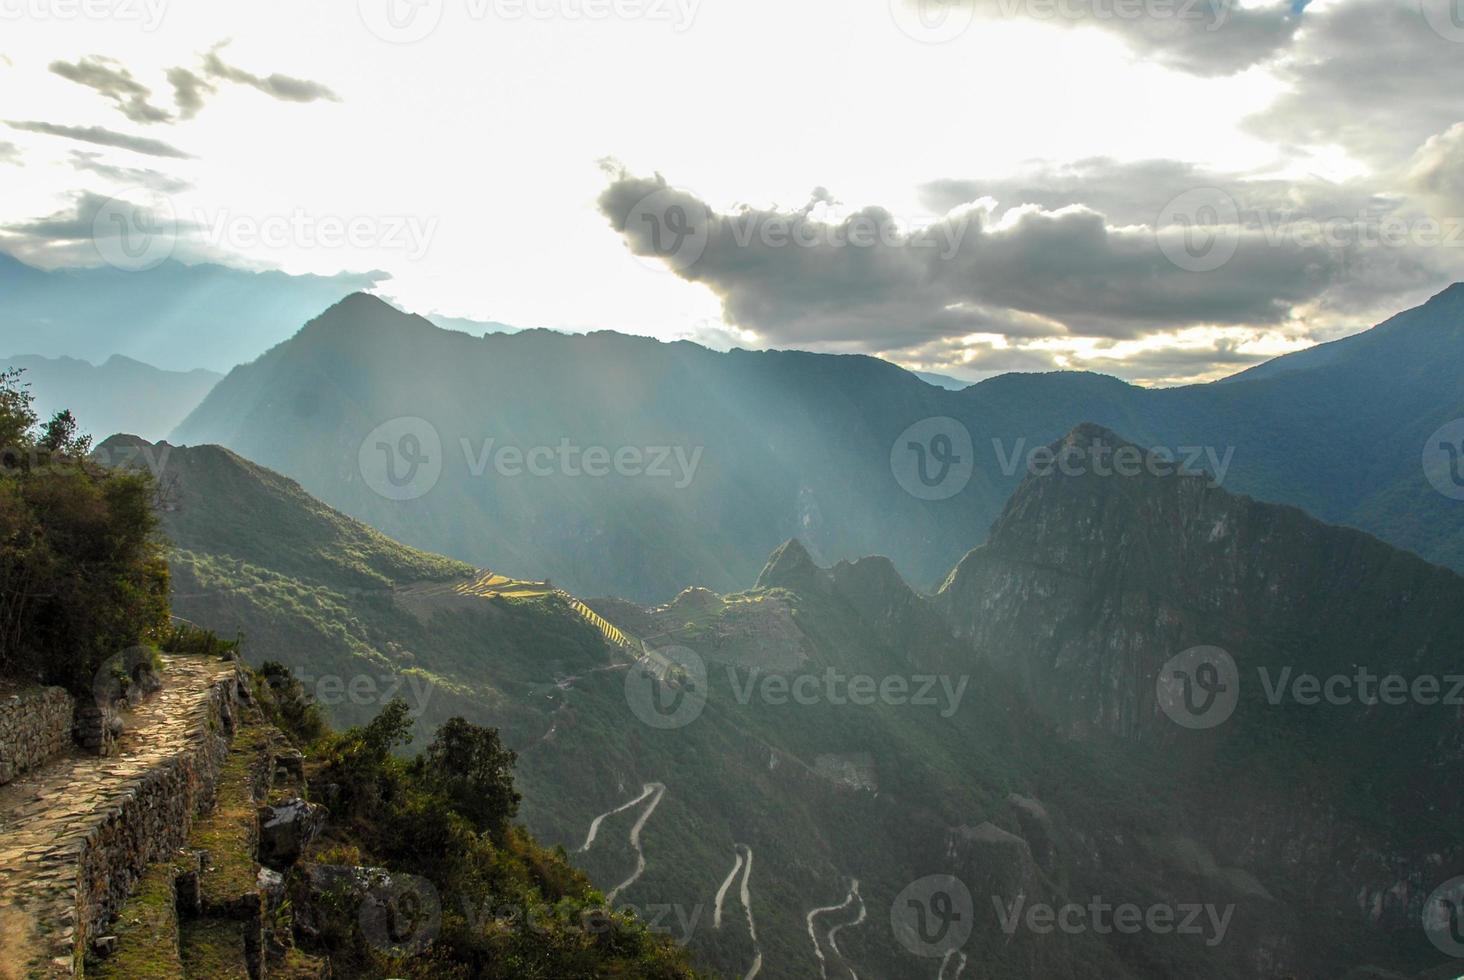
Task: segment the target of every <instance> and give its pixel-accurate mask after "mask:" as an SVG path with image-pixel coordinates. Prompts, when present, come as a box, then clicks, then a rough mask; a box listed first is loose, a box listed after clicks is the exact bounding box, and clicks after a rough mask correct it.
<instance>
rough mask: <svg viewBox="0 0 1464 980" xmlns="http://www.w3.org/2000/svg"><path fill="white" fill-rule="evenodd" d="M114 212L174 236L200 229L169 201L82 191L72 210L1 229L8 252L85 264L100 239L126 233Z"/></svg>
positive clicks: (143, 225)
mask: <svg viewBox="0 0 1464 980" xmlns="http://www.w3.org/2000/svg"><path fill="white" fill-rule="evenodd" d="M119 205H121V206H120V207H119ZM113 212H115V213H117V214H121V215H123V216H124V217H126V218H127V219H128V222H130V223H131V224H132V225H133V226H134V227H135V228H143V229H163V230H165V231H166V233H167V234H168V235H171V236H173V237H174V238H178V237H182V236H184V235H187V234H191V233H193V232H195V231H198V230H200V228H201V226H200V225H198V224H197V223H196V222H193V221H187V220H179V219H178V218H177V217H176V216H175V215H174V214H172V213H169V211H168V209H167V205H166V202H148V201H147V200H146V199H145V198H143V197H139V198H137V199H136V200H132V199H127V200H123V199H120V198H114V197H108V196H106V195H103V194H97V193H94V192H92V191H81V192H79V193H77V194H76V196H75V198H74V200H73V203H72V206H71V207H70V208H69V209H64V210H61V211H57V212H55V213H54V214H50V215H47V216H45V217H42V218H35V219H32V220H30V221H20V222H15V223H12V224H8V225H0V232H4V233H5V236H6V237H5V239H4V241H5V245H6V249H7V250H8V251H13V252H15V253H16V254H25V253H31V254H34V253H36V252H39V251H45V252H46V253H47V254H49V255H51V256H53V257H57V258H64V259H69V260H71V261H73V262H75V263H77V264H85V263H86V262H88V261H95V259H96V252H95V250H94V245H95V243H96V242H97V241H98V240H99V239H101V238H108V237H117V236H119V235H121V234H123V233H124V232H123V230H122V229H120V228H119V227H118V223H117V222H116V221H115V220H110V218H111V217H112V214H113Z"/></svg>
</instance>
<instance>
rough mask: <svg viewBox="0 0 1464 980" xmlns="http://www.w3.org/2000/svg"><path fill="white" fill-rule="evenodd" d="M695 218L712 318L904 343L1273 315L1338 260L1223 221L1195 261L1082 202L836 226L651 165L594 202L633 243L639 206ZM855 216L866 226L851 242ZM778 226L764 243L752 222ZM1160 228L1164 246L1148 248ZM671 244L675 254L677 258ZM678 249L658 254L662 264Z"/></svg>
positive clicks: (812, 337) (1137, 332)
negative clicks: (1227, 230)
mask: <svg viewBox="0 0 1464 980" xmlns="http://www.w3.org/2000/svg"><path fill="white" fill-rule="evenodd" d="M647 199H650V200H651V201H652V202H654V203H653V206H654V207H655V208H657V209H659V210H660V211H662V212H664V211H665V208H666V207H667V205H668V203H669V204H672V205H675V206H679V207H680V208H681V209H682V210H683V211H684V213H686V214H689V215H693V216H697V217H704V219H705V224H706V227H707V228H708V229H709V230H708V232H707V233H706V237H705V242H704V247H698V246H699V242H698V243H694V245H693V247H697V254H696V256H695V261H691V262H689V263H685V262H682V263H680V264H683V265H684V268H681V269H679V270H678V274H679V275H680V276H681V277H682V278H684V279H686V280H688V281H692V282H698V283H702V284H704V285H706V286H707V287H709V288H710V289H711V290H712V291H713V292H714V293H716V295H717V296H718V297H719V298H720V299H721V301H722V304H723V315H724V318H725V319H726V320H727V321H728V322H729V323H732V324H735V325H737V326H739V327H742V328H744V329H748V330H753V331H755V332H757V333H758V334H759V335H760V336H762V337H764V338H767V339H768V340H770V341H772V342H774V343H789V344H809V343H836V342H859V343H864V344H867V345H870V346H871V347H872V348H874V349H892V348H904V347H908V346H911V345H915V344H919V343H921V342H927V341H930V340H933V339H936V338H941V337H959V336H962V335H966V334H973V333H995V334H1003V335H1006V336H1008V337H1015V338H1035V337H1058V336H1085V337H1105V338H1133V337H1138V336H1142V335H1144V334H1147V333H1151V332H1155V331H1160V330H1173V329H1177V328H1182V327H1186V326H1194V325H1233V324H1272V323H1277V322H1280V321H1282V320H1284V319H1285V318H1286V317H1287V316H1288V314H1289V312H1290V310H1291V309H1292V308H1293V307H1294V306H1295V305H1297V304H1299V303H1304V302H1307V301H1309V300H1311V299H1313V298H1315V297H1316V296H1317V295H1318V294H1319V293H1321V292H1322V290H1323V289H1325V288H1326V286H1327V285H1328V282H1329V280H1330V278H1331V277H1332V275H1333V273H1334V272H1335V266H1336V262H1337V259H1336V258H1335V256H1333V255H1332V254H1330V253H1329V252H1328V250H1326V249H1323V248H1320V247H1308V246H1307V245H1306V244H1305V243H1292V242H1287V241H1280V242H1268V241H1267V240H1266V238H1265V237H1264V235H1263V234H1262V233H1261V232H1259V231H1252V230H1249V229H1238V228H1237V229H1234V233H1235V236H1236V238H1237V240H1238V245H1237V248H1236V250H1235V254H1234V256H1233V258H1231V259H1230V260H1229V261H1228V262H1226V263H1225V264H1224V265H1223V266H1221V267H1220V268H1217V269H1215V270H1213V271H1208V272H1204V273H1196V272H1192V271H1187V270H1186V269H1183V268H1180V267H1179V266H1178V265H1176V264H1174V262H1172V261H1171V260H1170V258H1169V253H1167V252H1166V251H1165V249H1166V248H1168V247H1170V246H1171V245H1172V240H1171V239H1172V237H1173V236H1174V235H1176V234H1178V232H1179V229H1178V228H1166V229H1165V230H1164V231H1163V232H1162V234H1156V231H1155V228H1154V227H1153V226H1154V225H1155V224H1156V217H1157V215H1158V213H1159V210H1160V209H1161V208H1162V207H1163V202H1155V203H1154V204H1153V206H1152V207H1151V209H1150V212H1149V213H1150V217H1149V218H1148V220H1147V222H1146V223H1145V224H1144V225H1137V224H1134V225H1122V226H1119V225H1113V224H1111V223H1110V222H1108V221H1107V220H1106V219H1105V217H1104V216H1103V215H1102V214H1101V213H1099V212H1098V211H1096V210H1093V209H1091V208H1088V207H1083V206H1070V207H1063V208H1061V209H1058V210H1045V209H1043V208H1042V207H1026V208H1018V209H1014V210H1012V211H1010V212H1003V211H995V212H990V211H986V210H982V209H977V208H968V209H964V210H957V211H955V212H952V213H950V214H948V215H947V216H946V217H945V218H944V219H942V220H941V221H940V222H938V223H936V224H935V225H932V226H929V227H926V228H923V229H916V230H913V231H912V230H899V229H898V228H897V226H896V225H895V224H894V222H893V221H892V219H891V218H890V216H889V215H888V214H887V213H886V212H884V211H882V210H880V209H878V208H869V209H866V210H864V211H862V212H858V213H857V214H855V215H852V216H850V217H849V218H847V219H845V220H843V221H842V222H838V223H835V224H830V223H824V222H820V221H818V220H817V219H815V218H814V217H813V216H812V215H810V214H809V212H808V210H807V209H802V210H797V211H789V212H778V211H770V210H755V209H743V210H741V211H739V212H737V213H735V214H714V213H712V212H711V211H710V210H709V209H708V208H707V207H706V205H705V204H703V202H701V201H700V200H698V199H696V198H695V197H694V196H692V195H691V194H688V193H686V192H683V191H678V190H676V189H673V188H670V187H668V186H667V185H666V184H665V182H664V181H663V180H661V179H660V178H659V177H657V178H638V177H633V176H630V175H626V174H623V173H622V174H618V175H616V177H615V179H614V180H613V181H612V182H611V184H610V185H609V186H608V187H607V188H606V189H605V191H604V193H603V194H602V195H601V197H600V200H599V205H600V208H601V211H602V212H603V213H604V215H605V216H606V217H607V218H608V219H609V221H610V223H611V225H612V227H613V228H615V230H616V231H618V232H620V233H621V234H622V236H623V237H624V238H625V240H626V243H627V245H628V246H629V247H630V249H631V250H632V251H633V252H635V253H636V254H638V255H646V256H655V255H658V254H660V255H664V254H666V253H665V251H664V250H663V248H664V246H665V244H666V241H665V239H662V240H661V242H660V245H661V246H662V247H663V248H658V242H657V241H656V238H655V231H656V228H655V224H656V222H655V220H646V215H645V210H646V208H647V205H646V204H644V203H643V202H645V201H647ZM856 227H863V228H865V229H872V234H871V235H870V236H869V238H868V239H867V240H866V242H865V243H864V244H853V243H852V242H853V240H854V233H855V228H856ZM784 228H786V229H791V230H790V231H789V233H788V234H787V235H783V236H775V237H774V238H773V239H772V240H771V241H770V239H769V238H768V237H767V236H765V235H764V229H784ZM1161 241H1162V242H1163V243H1164V247H1161ZM681 258H685V254H684V253H683V255H682V256H681ZM675 264H677V263H674V262H673V263H672V265H673V267H674V265H675Z"/></svg>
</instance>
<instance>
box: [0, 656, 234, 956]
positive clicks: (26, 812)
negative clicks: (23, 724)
mask: <svg viewBox="0 0 1464 980" xmlns="http://www.w3.org/2000/svg"><path fill="white" fill-rule="evenodd" d="M163 661H164V667H163V683H164V687H163V689H162V690H161V691H159V692H158V693H157V694H156V695H154V696H153V697H152V698H150V699H149V700H148V701H147V702H146V703H144V704H143V705H142V706H141V707H139V708H138V709H136V710H135V711H132V712H129V713H127V714H125V715H124V716H123V717H124V720H125V724H126V729H125V731H124V733H123V735H122V737H121V738H120V739H119V740H118V743H117V753H116V754H115V755H113V756H110V757H107V758H101V757H98V756H93V755H87V754H85V753H82V752H80V751H72V752H70V753H68V754H66V755H63V756H60V757H58V758H56V759H53V760H51V761H50V762H48V763H46V764H45V765H44V766H42V767H41V768H39V769H36V770H35V771H33V772H31V773H28V774H27V775H25V776H23V777H21V778H20V779H18V780H16V781H15V782H13V783H10V784H9V785H7V786H4V787H0V980H10V978H12V977H14V978H20V977H28V976H34V975H36V974H35V970H36V957H37V956H38V954H43V953H44V952H45V951H46V950H49V951H50V952H51V953H56V952H57V951H58V950H61V949H65V948H69V945H70V943H69V941H70V939H71V938H72V937H73V936H74V935H75V933H76V929H77V923H76V914H77V913H76V906H77V887H78V861H79V859H80V856H81V854H82V850H83V847H84V845H85V844H86V842H87V839H88V837H89V836H90V835H91V834H93V833H94V832H95V831H96V830H97V829H98V828H99V827H101V826H102V825H103V824H104V823H105V822H106V821H107V819H108V818H109V817H110V816H112V815H114V814H115V813H116V812H117V810H118V808H119V807H121V806H122V805H123V804H124V803H126V802H127V801H128V799H129V798H130V797H131V796H132V795H134V794H135V792H136V789H137V786H138V783H139V781H140V779H141V777H142V776H144V775H145V774H146V773H148V772H149V771H151V770H152V769H154V768H156V767H158V766H159V765H162V764H164V763H167V762H169V761H170V760H172V759H173V758H175V757H177V756H178V755H180V754H181V753H182V752H184V751H185V750H187V749H188V748H189V747H190V746H192V745H196V744H197V743H198V741H199V740H200V739H202V738H203V737H204V736H205V734H206V731H207V724H208V708H209V689H210V688H211V687H212V686H213V684H215V683H216V682H218V681H223V680H226V679H227V678H229V677H231V676H232V675H233V674H234V673H235V665H233V664H231V663H226V662H223V661H219V660H214V659H211V658H210V659H203V658H197V657H168V656H165V657H164V658H163ZM43 947H44V949H43ZM42 968H43V969H49V970H54V971H57V972H63V973H70V972H71V969H72V967H71V963H70V962H69V960H68V959H66V958H65V957H60V956H53V957H52V958H51V963H50V964H48V965H47V964H44V960H42Z"/></svg>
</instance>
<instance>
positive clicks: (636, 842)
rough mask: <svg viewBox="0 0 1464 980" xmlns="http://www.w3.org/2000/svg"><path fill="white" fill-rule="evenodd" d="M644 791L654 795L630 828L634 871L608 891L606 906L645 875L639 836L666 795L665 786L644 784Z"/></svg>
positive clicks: (644, 859) (613, 902) (644, 863)
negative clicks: (633, 853)
mask: <svg viewBox="0 0 1464 980" xmlns="http://www.w3.org/2000/svg"><path fill="white" fill-rule="evenodd" d="M645 790H646V791H651V792H654V794H655V795H654V796H652V797H651V805H650V806H648V807H646V808H645V811H644V812H642V813H641V815H640V817H639V819H637V820H636V822H635V825H634V826H632V827H631V828H630V849H631V850H632V851H635V870H634V871H632V872H631V873H630V877H629V878H626V879H625V880H624V881H622V882H621V883H620V884H618V885H616V886H615V887H614V888H612V889H611V890H610V892H609V894H607V895H606V896H605V904H606V905H613V904H615V896H616V895H619V894H620V893H621V892H623V891H625V890H626V889H627V888H629V887H630V886H631V885H633V884H635V883H636V880H637V879H639V878H640V876H641V875H642V874H644V873H645V870H646V852H645V851H643V850H641V842H640V835H641V831H642V830H644V829H645V826H646V821H648V820H650V819H651V814H653V813H655V812H656V807H658V806H660V805H661V797H663V796H665V795H666V784H665V783H646V785H645ZM645 795H646V793H645V792H642V793H641V797H642V798H644V797H645Z"/></svg>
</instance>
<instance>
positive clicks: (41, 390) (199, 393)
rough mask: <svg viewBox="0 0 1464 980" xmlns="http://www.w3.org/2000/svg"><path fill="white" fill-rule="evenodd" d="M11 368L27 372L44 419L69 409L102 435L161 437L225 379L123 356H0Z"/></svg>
mask: <svg viewBox="0 0 1464 980" xmlns="http://www.w3.org/2000/svg"><path fill="white" fill-rule="evenodd" d="M10 369H18V370H22V371H24V372H25V374H24V377H23V379H22V380H23V381H24V382H25V383H27V384H29V385H30V386H31V390H32V392H33V393H34V394H35V409H36V412H37V414H38V415H40V416H41V418H43V419H45V418H49V417H50V416H51V415H53V414H55V413H56V412H59V411H61V410H62V409H70V410H71V413H72V414H73V415H75V416H76V418H77V421H78V422H79V423H80V424H81V428H82V430H83V431H84V432H90V433H92V434H93V435H94V436H95V437H97V438H98V439H103V438H106V437H107V436H109V435H111V434H113V433H117V432H128V433H132V434H133V435H137V436H141V437H142V438H144V439H161V438H163V437H164V436H166V435H167V434H168V433H169V432H171V431H172V430H173V428H174V427H175V426H177V425H178V423H180V422H182V421H183V419H184V418H185V417H186V416H187V415H188V413H189V412H191V411H193V409H194V408H196V407H197V406H198V403H199V402H201V401H203V396H204V395H206V394H208V392H209V389H211V388H213V386H214V385H216V384H218V382H219V379H220V378H222V377H223V375H222V374H215V373H214V372H213V371H205V370H203V369H202V368H195V369H194V370H192V371H163V370H160V369H158V368H155V367H152V366H151V365H148V364H143V363H142V362H141V361H134V360H133V359H132V358H130V357H123V356H122V355H121V354H113V355H112V356H111V357H109V358H107V360H106V361H104V362H103V363H102V364H100V365H97V364H91V363H89V362H87V361H81V360H77V359H76V358H72V357H37V356H34V355H21V356H16V357H8V358H4V357H0V371H4V370H10Z"/></svg>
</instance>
